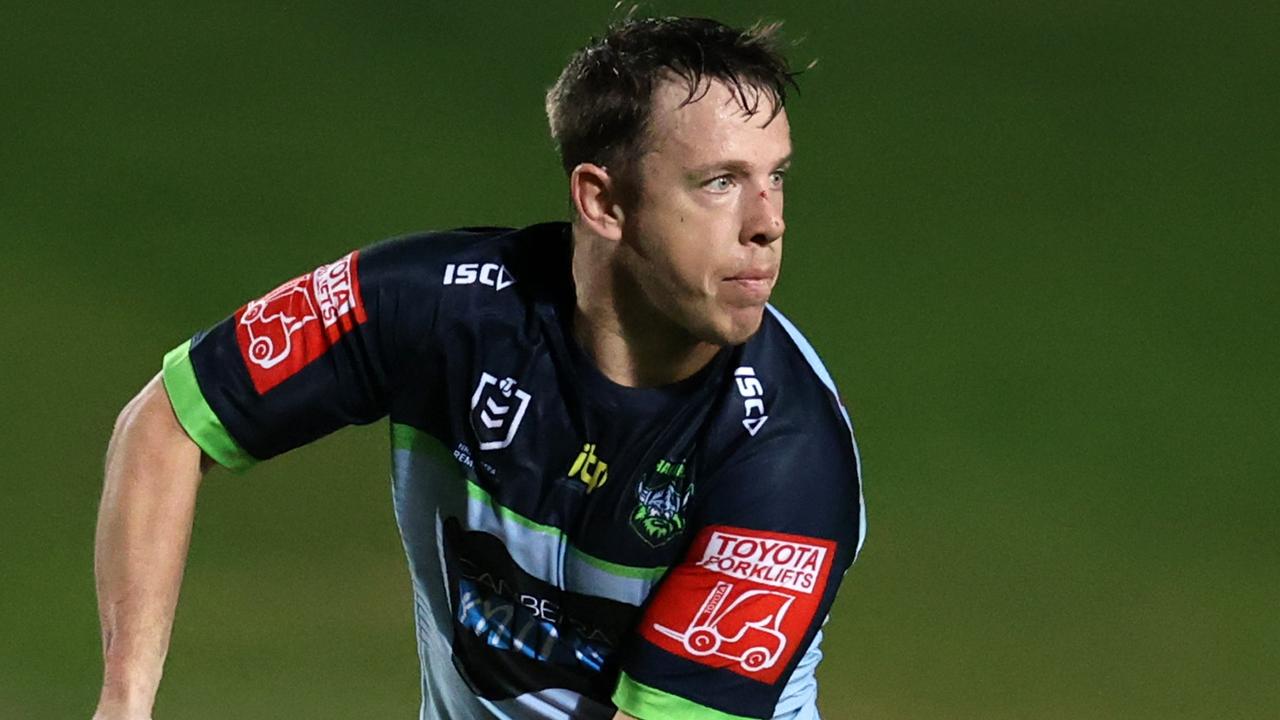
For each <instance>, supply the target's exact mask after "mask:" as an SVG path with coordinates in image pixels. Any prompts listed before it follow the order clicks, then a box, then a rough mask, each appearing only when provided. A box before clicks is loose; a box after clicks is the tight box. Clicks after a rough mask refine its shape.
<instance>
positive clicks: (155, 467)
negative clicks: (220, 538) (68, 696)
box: [94, 375, 203, 720]
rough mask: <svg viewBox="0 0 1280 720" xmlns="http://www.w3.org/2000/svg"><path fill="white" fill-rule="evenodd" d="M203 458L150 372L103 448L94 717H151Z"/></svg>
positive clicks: (102, 719)
mask: <svg viewBox="0 0 1280 720" xmlns="http://www.w3.org/2000/svg"><path fill="white" fill-rule="evenodd" d="M202 475H203V471H202V453H201V451H200V448H199V446H197V445H196V444H195V443H194V442H193V441H192V440H191V438H189V437H188V436H187V434H186V431H184V430H183V429H182V426H181V425H179V424H178V420H177V418H176V417H175V416H174V414H173V408H172V406H171V405H170V404H169V395H168V393H167V392H165V388H164V384H163V383H162V382H161V379H160V376H159V375H157V376H156V377H155V378H153V379H152V380H151V382H150V383H148V384H147V386H146V387H145V388H143V389H142V392H140V393H138V395H137V397H135V398H134V399H133V400H132V401H131V402H130V403H129V404H128V405H127V406H125V408H124V410H123V411H121V413H120V416H119V418H118V419H117V420H116V426H115V431H114V432H113V433H112V435H111V442H110V444H109V445H108V447H107V462H106V480H105V482H104V484H103V490H102V505H101V507H100V508H99V510H98V531H97V537H96V542H95V546H94V571H95V576H96V578H97V587H98V615H99V618H100V620H101V622H102V656H103V680H102V694H101V695H100V696H99V699H98V709H97V713H96V714H95V715H94V718H95V720H149V719H150V716H151V707H152V705H153V704H154V702H155V695H156V689H157V688H158V687H159V684H160V674H161V671H162V669H163V666H164V658H165V654H166V653H167V652H168V647H169V633H170V631H171V630H172V628H173V614H174V608H175V607H176V606H177V602H178V588H179V586H180V585H181V583H182V571H183V567H184V565H185V564H186V558H187V546H188V544H189V542H190V539H191V524H192V520H193V518H194V515H195V502H196V490H197V489H198V488H199V486H200V479H201V477H202Z"/></svg>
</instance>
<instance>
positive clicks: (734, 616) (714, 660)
mask: <svg viewBox="0 0 1280 720" xmlns="http://www.w3.org/2000/svg"><path fill="white" fill-rule="evenodd" d="M834 555H835V543H834V542H832V541H830V540H823V539H821V538H812V537H805V536H802V535H789V534H784V533H775V532H765V531H761V530H750V529H745V528H734V527H728V526H724V525H712V526H710V527H707V528H704V529H703V530H702V532H700V533H699V534H698V537H697V538H696V539H695V540H694V543H693V546H692V547H691V548H690V550H689V554H688V555H687V556H686V558H685V561H684V562H683V563H681V564H680V565H678V566H676V567H675V568H674V569H673V570H672V571H671V573H670V574H669V575H668V576H667V580H666V581H665V582H664V583H663V584H662V586H661V587H660V588H659V589H658V596H657V598H655V599H654V601H653V602H652V603H651V604H650V606H649V610H648V612H647V614H646V616H645V619H644V622H643V623H642V624H641V628H640V634H641V635H642V636H643V637H644V638H645V639H646V640H648V641H649V642H651V643H653V644H654V645H657V646H658V647H660V648H663V649H664V650H666V651H668V652H670V653H673V654H675V655H679V656H681V657H684V658H688V659H689V660H693V661H694V662H698V663H701V664H703V665H710V666H711V667H715V668H722V669H725V670H729V671H730V672H734V673H737V674H739V675H742V676H744V677H749V678H752V679H753V680H759V681H761V682H767V683H772V682H774V681H776V680H777V679H778V678H779V677H780V676H781V674H782V671H783V669H784V668H785V667H786V666H787V664H788V663H789V662H791V659H792V657H793V656H794V655H795V653H796V650H797V649H799V646H800V643H801V642H802V641H803V639H804V637H805V635H806V634H807V633H808V632H809V629H810V627H811V626H812V624H813V620H814V617H815V616H816V614H817V612H818V606H819V604H820V603H821V601H822V594H823V592H824V590H825V589H826V585H827V575H828V574H829V572H830V570H831V564H832V559H833V557H834Z"/></svg>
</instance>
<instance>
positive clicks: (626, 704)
mask: <svg viewBox="0 0 1280 720" xmlns="http://www.w3.org/2000/svg"><path fill="white" fill-rule="evenodd" d="M814 425H816V423H804V424H803V425H802V426H797V427H793V428H786V427H783V428H780V430H781V431H780V432H777V431H775V432H764V433H760V434H759V435H757V436H754V437H752V438H751V442H750V443H749V444H748V447H747V449H746V450H744V451H742V452H738V453H735V455H734V457H733V458H731V459H730V460H729V461H727V462H726V463H725V464H724V465H723V466H722V467H720V468H718V469H716V470H715V471H714V472H712V473H710V474H709V475H708V476H706V477H705V478H704V479H702V480H700V481H698V490H697V491H695V493H697V494H701V495H702V497H700V498H699V499H698V500H697V501H696V502H697V508H696V509H695V511H694V514H693V516H692V518H691V520H692V522H691V523H690V528H689V531H690V532H691V533H693V538H692V543H691V545H690V547H689V549H688V551H687V552H686V554H685V556H684V558H683V560H682V561H681V562H680V563H679V564H678V565H676V566H675V567H673V568H672V569H671V570H670V571H669V572H668V574H667V576H666V577H665V578H664V579H663V581H662V584H661V585H660V586H659V587H658V589H657V590H656V592H655V594H654V596H653V598H652V599H651V601H650V602H649V604H648V605H647V606H646V608H645V612H644V615H643V616H642V619H641V622H640V624H639V625H638V626H637V627H636V630H635V634H636V636H635V637H634V638H633V642H632V645H631V647H630V648H629V649H628V651H627V652H626V653H625V655H624V657H623V660H622V674H621V677H620V680H619V683H618V687H617V690H616V692H615V694H614V697H613V701H614V704H615V705H616V706H617V707H618V711H619V714H618V716H617V717H620V718H626V717H632V718H638V719H641V720H651V719H654V718H677V719H679V718H714V719H715V720H739V719H741V718H774V717H815V716H816V697H817V684H816V678H815V674H814V673H815V670H816V667H817V662H818V659H819V658H820V657H821V653H820V651H819V650H818V645H819V643H820V642H821V628H822V624H823V623H824V622H825V620H826V618H827V615H828V613H829V612H830V608H831V604H832V602H833V601H834V600H835V596H836V591H837V589H838V587H839V585H840V581H841V579H842V578H843V576H844V573H845V571H846V570H847V569H848V568H849V566H850V565H851V564H852V563H853V560H854V558H855V557H856V555H857V553H858V550H859V549H860V546H861V542H862V538H863V534H864V533H863V518H864V515H863V512H862V494H861V485H860V478H859V477H858V472H859V469H858V459H857V451H856V448H855V446H854V445H853V442H852V437H851V434H850V432H849V430H848V427H847V426H846V425H844V423H843V421H841V422H840V423H839V425H836V424H835V423H828V424H827V425H826V426H825V427H821V426H820V427H815V426H814Z"/></svg>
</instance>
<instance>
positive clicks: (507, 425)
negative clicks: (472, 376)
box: [471, 373, 530, 450]
mask: <svg viewBox="0 0 1280 720" xmlns="http://www.w3.org/2000/svg"><path fill="white" fill-rule="evenodd" d="M529 399H530V395H529V393H527V392H525V391H524V390H521V389H519V388H518V387H516V381H515V380H514V379H513V378H507V379H505V380H498V378H496V377H494V376H492V375H490V374H489V373H480V384H479V385H477V386H476V390H475V392H474V393H472V394H471V428H472V429H473V430H475V432H476V438H478V439H479V440H480V449H481V450H500V449H502V448H504V447H506V446H508V445H510V444H511V441H512V440H513V439H515V436H516V431H517V430H519V429H520V421H521V420H523V419H524V411H525V410H527V409H528V408H529Z"/></svg>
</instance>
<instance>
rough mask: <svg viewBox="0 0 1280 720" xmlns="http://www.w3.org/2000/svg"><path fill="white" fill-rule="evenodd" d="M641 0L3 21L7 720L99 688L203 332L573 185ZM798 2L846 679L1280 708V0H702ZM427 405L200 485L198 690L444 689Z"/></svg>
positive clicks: (82, 705)
mask: <svg viewBox="0 0 1280 720" xmlns="http://www.w3.org/2000/svg"><path fill="white" fill-rule="evenodd" d="M611 7H612V2H594V3H587V2H577V3H573V2H558V1H557V2H544V3H537V4H530V5H528V6H516V4H509V3H496V2H481V3H471V4H468V5H465V6H464V5H463V4H460V3H450V4H437V3H404V2H385V3H374V4H365V5H358V4H352V3H337V2H327V3H288V4H286V3H279V2H269V3H207V2H200V1H199V0H197V2H192V3H180V4H174V3H158V2H145V3H130V4H126V5H123V6H112V7H107V6H100V5H94V4H83V3H69V2H56V1H51V2H45V3H25V4H22V5H20V6H14V7H9V6H7V7H6V8H5V11H4V13H2V14H0V17H2V18H3V19H2V20H0V242H3V249H4V253H3V255H4V259H5V270H6V275H7V281H6V282H3V283H0V303H2V306H3V307H4V308H5V310H6V315H7V316H8V317H9V318H10V321H9V322H10V323H11V324H10V325H9V328H10V329H9V330H8V331H7V333H6V335H7V341H5V342H4V343H3V344H2V346H3V349H2V350H0V357H2V358H3V372H2V373H0V391H2V392H3V394H2V395H0V397H3V404H0V408H3V410H2V412H3V420H4V422H3V425H4V432H3V433H0V451H2V454H0V458H2V459H0V473H2V480H0V488H3V502H0V571H2V572H3V575H2V576H0V718H5V719H7V718H15V719H27V718H75V717H81V718H88V717H89V715H90V713H91V712H92V708H93V704H94V701H95V699H96V695H97V690H98V682H99V672H100V666H99V660H98V653H99V647H98V630H97V619H96V610H95V601H94V594H93V576H92V537H93V525H94V518H95V513H96V505H97V498H98V493H99V488H100V483H101V458H102V454H103V452H104V450H105V446H106V440H107V437H108V435H109V433H110V429H111V424H112V421H113V419H114V417H115V414H116V412H117V411H118V410H119V408H120V407H121V406H122V405H123V404H124V403H125V402H126V401H127V400H128V398H129V397H130V396H131V395H132V394H133V393H134V392H135V391H136V390H137V389H138V388H139V387H140V386H141V385H142V384H143V383H144V382H145V381H146V380H147V379H148V378H149V377H150V376H151V375H152V374H153V373H154V372H155V371H156V370H157V369H158V366H159V362H160V358H161V356H162V354H163V353H164V352H165V351H166V350H168V349H169V348H170V347H172V346H174V345H176V344H178V343H179V342H181V341H182V340H183V339H185V338H186V337H187V336H188V335H189V334H190V333H191V332H192V331H194V330H196V329H198V328H201V327H203V326H206V325H209V324H211V323H213V322H215V321H216V320H218V319H219V318H220V317H221V316H222V315H224V314H225V313H227V312H229V311H230V310H232V309H233V308H235V307H236V306H238V305H239V304H241V303H242V302H243V301H244V300H246V299H248V298H250V297H255V296H257V295H259V294H261V292H262V291H264V290H266V289H269V288H270V287H273V286H274V285H275V284H276V283H277V282H278V281H280V280H282V279H285V278H287V277H291V276H293V275H294V274H296V273H297V272H299V271H300V270H302V269H306V268H309V267H314V266H315V265H316V264H318V263H319V262H321V261H325V260H329V259H332V258H334V257H336V256H338V255H340V254H342V253H343V252H345V251H346V250H348V249H350V248H352V247H356V246H360V245H364V244H367V243H368V242H371V241H373V240H376V239H378V238H381V237H385V236H389V235H393V234H398V233H402V232H407V231H411V230H418V229H428V228H446V227H452V226H458V225H468V224H512V225H519V224H525V223H529V222H534V221H539V220H544V219H549V218H556V217H561V216H563V214H564V212H565V200H564V189H563V181H562V177H561V174H560V172H559V170H558V164H557V161H556V159H555V156H554V153H553V150H552V146H551V143H550V141H549V140H548V139H547V137H546V130H545V128H544V124H545V122H544V119H543V117H542V114H541V112H542V111H541V108H542V93H543V92H544V90H545V88H546V87H547V86H548V85H549V84H550V83H551V81H552V80H553V79H554V78H555V75H556V74H557V72H558V71H559V68H560V67H561V65H562V64H563V62H564V60H565V59H566V58H567V56H568V54H569V53H570V52H571V51H572V50H573V49H574V48H575V47H576V46H577V45H579V44H580V43H581V42H582V41H583V40H584V39H585V38H586V37H587V36H588V35H590V34H592V33H593V32H596V31H598V30H599V29H600V28H601V27H602V26H603V24H604V22H605V21H606V20H607V19H608V18H609V17H611V16H612V15H613V12H612V11H611V9H610V8H611ZM647 7H648V8H649V9H650V10H652V11H654V12H660V13H684V14H714V15H716V16H718V17H721V18H723V19H726V20H729V21H734V22H749V21H751V20H753V19H755V18H756V17H760V16H764V17H769V18H777V17H779V13H781V17H782V18H784V19H785V20H786V21H787V23H788V25H787V26H788V28H789V33H790V35H791V36H792V37H795V38H798V37H801V36H803V37H804V42H803V43H802V44H801V45H799V47H798V48H797V49H796V51H795V53H794V56H795V58H796V60H797V61H798V64H801V65H803V64H804V63H806V62H807V61H808V60H810V59H812V58H817V59H818V60H819V64H818V66H817V67H816V68H815V69H814V70H813V71H811V72H809V73H807V74H806V76H805V77H804V78H803V80H802V85H803V94H802V95H801V96H800V97H799V98H797V99H796V100H795V102H794V103H793V105H792V106H791V109H790V113H791V119H792V126H793V131H794V140H795V145H796V150H797V161H796V165H795V169H794V171H793V173H792V175H791V176H790V179H789V180H788V182H789V183H790V185H789V193H788V208H787V210H788V218H787V219H788V225H789V229H788V243H787V244H788V250H787V262H786V264H785V272H784V273H783V279H782V283H781V287H780V290H779V292H778V293H777V295H776V296H775V302H776V304H777V305H778V306H779V307H781V308H782V309H783V310H784V311H786V312H787V313H788V315H789V316H790V317H791V318H792V319H793V320H795V321H796V323H797V324H798V325H799V326H800V327H801V328H802V329H803V330H804V331H805V332H806V333H807V334H808V335H809V337H810V338H811V339H812V340H813V342H814V344H815V345H816V346H817V347H818V349H819V351H820V352H821V353H822V354H823V356H824V359H825V360H826V362H827V364H828V366H829V367H830V368H831V370H832V372H833V374H834V375H835V377H836V380H837V382H839V383H840V385H841V389H842V391H843V394H844V395H845V397H846V399H847V400H848V402H849V405H850V408H851V411H852V413H853V416H854V421H855V423H856V424H857V426H858V432H859V439H860V442H861V446H862V451H863V459H864V468H865V472H866V495H867V502H868V507H869V514H870V532H869V536H868V540H867V545H866V549H865V552H864V554H863V556H862V559H861V560H860V562H859V564H858V565H857V566H856V567H855V568H854V569H853V571H852V572H851V573H850V574H849V576H848V577H847V579H846V582H845V586H844V589H843V591H842V595H841V597H840V600H839V602H838V604H837V606H836V610H835V613H834V615H833V618H832V620H831V623H830V625H829V626H828V631H829V632H828V637H829V641H828V645H827V660H826V662H825V664H824V666H823V669H822V673H821V680H822V683H823V686H822V687H823V690H822V697H823V708H824V713H825V716H826V717H828V718H831V719H835V720H839V719H843V718H875V719H881V718H883V719H888V720H896V719H907V718H912V719H915V718H920V719H934V718H948V719H950V718H957V719H967V718H973V719H983V720H991V719H1003V718H1008V719H1011V720H1012V719H1015V718H1016V719H1025V718H1036V719H1041V718H1043V719H1047V720H1052V719H1057V718H1061V719H1064V720H1065V719H1077V718H1117V719H1124V720H1128V719H1135V720H1136V719H1146V718H1151V719H1157V718H1159V719H1162V720H1163V719H1168V718H1189V719H1190V718H1195V719H1199V718H1274V717H1277V715H1278V714H1280V690H1278V689H1277V684H1276V682H1275V674H1276V668H1277V667H1280V613H1278V612H1277V602H1278V599H1280V530H1278V529H1277V528H1278V527H1280V523H1277V519H1278V518H1280V482H1277V480H1280V461H1278V458H1277V446H1278V445H1280V443H1278V442H1277V430H1276V428H1277V427H1280V372H1277V370H1278V367H1280V366H1278V364H1277V355H1278V351H1280V332H1278V330H1280V328H1278V327H1277V324H1278V323H1277V318H1278V317H1280V315H1278V314H1277V300H1280V296H1278V294H1277V287H1280V212H1278V210H1280V182H1278V180H1280V178H1278V175H1280V147H1278V146H1280V133H1277V130H1276V128H1277V124H1278V121H1280V100H1278V97H1280V93H1278V85H1277V76H1276V72H1275V67H1276V66H1277V53H1276V49H1275V48H1276V45H1275V38H1276V37H1280V11H1278V10H1277V7H1276V6H1275V5H1274V4H1263V3H1231V4H1225V3H1217V4H1214V3H1193V2H1189V1H1185V0H1170V1H1168V2H1162V3H1157V2H1138V3H1124V4H1113V3H1099V2H1085V3H1066V4H1063V3H1050V2H1043V1H1040V0H1036V1H1033V2H1022V3H1012V2H1003V3H1001V2H981V1H979V2H971V3H965V4H961V5H959V6H955V7H952V6H951V5H948V4H940V3H930V2H917V1H914V0H911V1H907V2H865V3H840V2H833V1H830V0H824V1H823V2H809V3H804V4H803V7H801V8H797V9H795V10H788V11H785V12H782V11H780V10H779V9H778V7H777V6H774V5H768V4H765V3H762V2H754V1H751V2H742V3H735V4H733V5H732V6H731V11H729V12H726V11H725V8H726V7H728V6H726V5H724V4H719V3H710V2H694V3H672V2H660V3H653V4H651V5H649V6H647ZM386 434H387V430H386V427H385V426H384V425H376V426H373V427H369V428H361V429H355V430H350V431H346V432H344V433H340V434H338V435H335V436H334V437H332V438H329V439H327V440H325V441H323V442H321V443H318V444H317V445H315V446H312V447H309V448H306V449H304V450H301V451H299V452H297V453H294V454H292V455H289V456H286V457H284V458H281V459H280V460H278V461H275V462H272V463H269V464H266V465H264V466H261V467H258V468H256V469H254V470H252V471H251V472H249V473H248V474H246V475H244V476H232V475H230V474H229V473H225V472H222V471H215V472H213V473H211V474H210V476H209V477H208V479H207V481H206V485H205V488H204V490H203V491H202V495H201V502H200V509H199V514H198V519H197V527H196V532H195V537H194V542H193V550H192V555H191V560H190V566H189V569H188V572H187V578H186V582H185V585H184V596H183V600H182V604H181V606H180V609H179V614H178V624H177V629H176V631H175V636H174V640H173V647H172V651H171V654H170V660H169V663H168V665H167V673H166V678H165V682H164V685H163V687H162V690H161V695H160V698H159V703H158V706H157V714H156V717H157V719H158V720H165V719H179V718H184V719H185V718H228V717H231V718H245V719H249V718H279V717H309V718H317V719H321V718H372V717H378V718H382V717H386V718H411V717H415V713H416V707H417V701H418V685H417V672H418V666H417V660H416V658H415V655H414V652H415V651H414V646H413V633H412V618H411V600H410V595H409V583H408V576H407V572H406V569H405V563H404V560H403V554H402V550H401V548H400V545H399V540H398V538H397V535H396V532H395V528H394V520H393V517H392V513H391V506H390V499H389V491H388V482H387V472H388V467H387V460H386V455H387V453H386Z"/></svg>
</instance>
